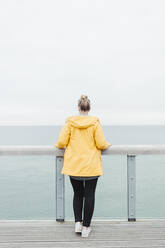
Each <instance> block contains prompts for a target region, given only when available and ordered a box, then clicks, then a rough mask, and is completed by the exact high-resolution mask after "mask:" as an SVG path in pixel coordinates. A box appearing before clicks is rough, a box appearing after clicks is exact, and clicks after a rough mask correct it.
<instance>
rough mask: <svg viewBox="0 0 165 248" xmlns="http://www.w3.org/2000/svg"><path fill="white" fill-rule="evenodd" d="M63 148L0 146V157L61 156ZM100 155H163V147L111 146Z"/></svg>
mask: <svg viewBox="0 0 165 248" xmlns="http://www.w3.org/2000/svg"><path fill="white" fill-rule="evenodd" d="M64 152H65V148H62V149H58V148H56V147H55V146H0V155H55V156H63V155H64ZM101 154H102V155H111V154H125V155H127V154H130V155H131V154H132V155H138V154H165V145H112V146H110V147H109V148H108V149H107V150H102V151H101Z"/></svg>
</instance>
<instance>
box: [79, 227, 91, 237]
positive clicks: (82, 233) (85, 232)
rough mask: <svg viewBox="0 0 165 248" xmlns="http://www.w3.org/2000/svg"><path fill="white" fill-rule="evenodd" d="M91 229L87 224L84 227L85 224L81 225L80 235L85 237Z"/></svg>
mask: <svg viewBox="0 0 165 248" xmlns="http://www.w3.org/2000/svg"><path fill="white" fill-rule="evenodd" d="M91 231H92V228H91V227H90V226H89V227H87V228H86V226H83V227H82V232H81V237H83V238H86V237H88V235H89V233H90V232H91Z"/></svg>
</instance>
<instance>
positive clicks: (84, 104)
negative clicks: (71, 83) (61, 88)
mask: <svg viewBox="0 0 165 248" xmlns="http://www.w3.org/2000/svg"><path fill="white" fill-rule="evenodd" d="M78 106H79V107H80V110H81V111H89V110H90V109H91V106H90V100H89V99H88V96H86V95H81V97H80V99H79V100H78Z"/></svg>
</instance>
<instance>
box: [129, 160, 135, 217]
mask: <svg viewBox="0 0 165 248" xmlns="http://www.w3.org/2000/svg"><path fill="white" fill-rule="evenodd" d="M135 158H136V156H135V155H127V204H128V205H127V210H128V221H136V160H135Z"/></svg>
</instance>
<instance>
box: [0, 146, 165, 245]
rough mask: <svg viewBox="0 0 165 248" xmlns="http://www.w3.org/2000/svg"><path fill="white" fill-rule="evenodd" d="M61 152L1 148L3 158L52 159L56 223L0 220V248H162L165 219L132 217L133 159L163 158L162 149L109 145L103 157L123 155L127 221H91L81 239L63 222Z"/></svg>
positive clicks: (47, 148)
mask: <svg viewBox="0 0 165 248" xmlns="http://www.w3.org/2000/svg"><path fill="white" fill-rule="evenodd" d="M64 151H65V149H57V148H55V147H52V146H44V147H43V146H35V147H34V146H1V147H0V156H3V155H5V156H6V155H7V156H10V155H54V156H55V160H54V161H55V170H56V185H55V187H56V219H54V220H0V248H1V247H3V248H7V247H12V248H13V247H15V248H19V247H21V248H22V247H23V248H27V247H28V248H31V247H35V248H37V247H45V248H49V247H132V248H133V247H148V248H149V247H165V219H137V217H136V156H137V155H138V154H165V145H113V146H111V147H109V149H107V150H104V151H102V155H103V156H109V155H113V154H125V155H127V220H92V222H91V228H92V232H91V233H90V235H89V237H88V238H82V237H81V235H80V234H76V233H75V232H74V220H69V221H68V220H65V197H64V196H65V183H64V175H63V174H61V173H60V171H61V169H62V165H63V155H64Z"/></svg>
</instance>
